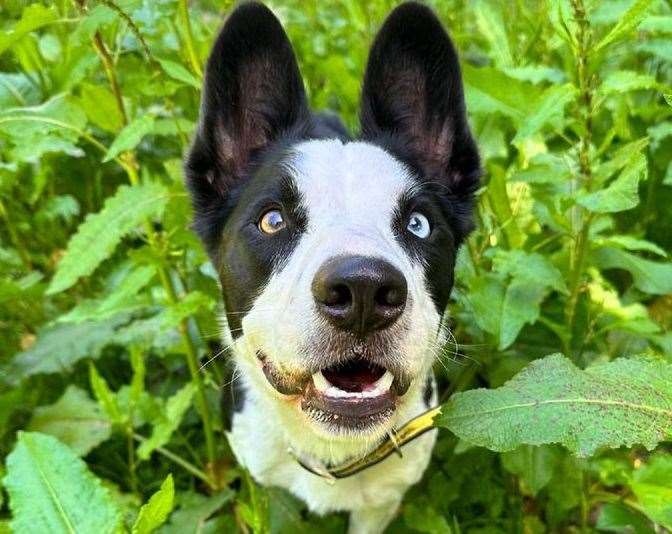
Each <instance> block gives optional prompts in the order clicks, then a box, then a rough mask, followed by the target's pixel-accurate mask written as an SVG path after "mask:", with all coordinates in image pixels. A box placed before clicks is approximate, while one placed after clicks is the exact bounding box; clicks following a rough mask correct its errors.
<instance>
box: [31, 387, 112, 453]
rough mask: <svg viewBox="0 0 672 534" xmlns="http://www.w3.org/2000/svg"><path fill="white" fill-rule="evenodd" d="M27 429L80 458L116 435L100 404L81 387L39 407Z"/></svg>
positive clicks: (67, 390)
mask: <svg viewBox="0 0 672 534" xmlns="http://www.w3.org/2000/svg"><path fill="white" fill-rule="evenodd" d="M26 430H28V431H30V432H41V433H43V434H49V435H51V436H54V437H55V438H58V440H59V441H60V442H61V443H64V444H65V445H67V446H68V447H70V449H72V450H73V451H74V452H75V454H77V455H78V456H86V455H87V454H88V453H89V452H90V451H91V449H93V448H95V447H97V446H98V445H100V444H101V443H102V442H103V441H105V440H106V439H108V438H109V437H110V435H111V433H112V428H111V425H110V421H109V420H108V418H107V417H106V416H105V414H104V413H102V411H101V410H100V406H98V403H96V402H94V401H93V400H91V398H90V397H89V396H88V395H87V393H86V391H84V390H82V389H80V388H78V387H77V386H69V387H68V389H66V390H65V393H63V396H61V398H60V399H58V400H57V401H56V402H55V403H54V404H50V405H49V406H40V407H39V408H36V409H35V411H34V412H33V417H32V418H31V419H30V422H29V423H28V425H27V426H26Z"/></svg>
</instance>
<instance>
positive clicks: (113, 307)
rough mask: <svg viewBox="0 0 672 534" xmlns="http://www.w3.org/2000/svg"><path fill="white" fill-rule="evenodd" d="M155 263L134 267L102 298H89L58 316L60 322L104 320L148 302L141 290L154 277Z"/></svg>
mask: <svg viewBox="0 0 672 534" xmlns="http://www.w3.org/2000/svg"><path fill="white" fill-rule="evenodd" d="M155 274H156V267H155V266H154V265H141V266H138V267H134V268H133V269H132V270H131V272H130V273H129V274H127V275H126V276H125V277H124V278H123V279H122V280H121V282H119V283H118V285H116V286H114V287H112V288H111V290H110V292H109V294H108V295H107V296H106V297H104V298H102V299H96V300H93V299H87V300H83V301H82V302H80V303H79V304H78V305H77V306H76V307H75V308H73V309H72V310H70V311H69V312H68V313H66V314H64V315H61V316H60V317H59V318H58V321H59V322H63V323H67V322H72V323H81V322H82V321H89V320H96V321H103V320H105V319H108V318H110V317H113V316H115V315H117V314H118V313H121V312H128V311H132V310H134V309H137V308H138V307H141V306H143V305H146V304H147V299H146V298H143V297H142V296H141V295H139V293H140V291H141V290H142V289H143V288H144V287H145V286H146V285H147V284H149V282H150V281H151V280H152V278H154V275H155Z"/></svg>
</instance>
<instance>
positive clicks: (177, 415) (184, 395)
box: [138, 383, 196, 460]
mask: <svg viewBox="0 0 672 534" xmlns="http://www.w3.org/2000/svg"><path fill="white" fill-rule="evenodd" d="M195 391H196V390H195V388H194V385H193V384H192V383H189V384H186V385H185V386H184V387H183V388H182V389H180V390H179V391H178V392H177V393H175V394H174V395H173V396H172V397H170V398H169V399H168V401H167V402H166V409H165V411H164V413H163V414H162V415H161V417H160V418H159V420H158V421H155V422H154V428H153V429H152V435H151V436H150V437H149V438H148V439H146V440H145V441H143V442H142V444H141V445H140V447H138V458H140V459H141V460H147V459H148V458H149V456H150V455H151V454H152V451H154V450H155V449H156V448H157V447H161V446H163V445H165V444H166V443H168V440H169V439H170V436H171V435H172V434H173V432H175V430H177V427H178V426H180V422H181V421H182V417H184V414H185V413H186V411H187V410H188V409H189V406H191V401H192V399H193V397H194V393H195Z"/></svg>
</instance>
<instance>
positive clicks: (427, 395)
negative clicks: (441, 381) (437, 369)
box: [422, 373, 434, 408]
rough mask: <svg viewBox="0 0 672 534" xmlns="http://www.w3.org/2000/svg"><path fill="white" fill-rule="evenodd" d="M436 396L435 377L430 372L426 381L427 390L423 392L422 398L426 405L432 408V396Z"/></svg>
mask: <svg viewBox="0 0 672 534" xmlns="http://www.w3.org/2000/svg"><path fill="white" fill-rule="evenodd" d="M433 396H434V377H433V376H432V374H431V373H430V374H429V376H428V377H427V382H425V390H424V391H423V392H422V400H423V402H424V403H425V407H427V408H430V407H431V404H432V397H433Z"/></svg>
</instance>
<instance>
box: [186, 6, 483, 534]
mask: <svg viewBox="0 0 672 534" xmlns="http://www.w3.org/2000/svg"><path fill="white" fill-rule="evenodd" d="M360 119H361V131H360V133H359V134H358V135H357V136H356V137H354V138H351V137H349V136H348V134H347V132H346V130H345V128H344V127H343V126H342V124H341V122H340V121H339V120H338V119H337V118H336V117H333V116H330V115H324V114H313V113H311V111H310V110H309V107H308V104H307V102H306V95H305V92H304V87H303V82H302V78H301V74H300V73H299V68H298V65H297V61H296V58H295V56H294V52H293V50H292V46H291V44H290V42H289V39H288V38H287V35H286V34H285V32H284V31H283V29H282V26H281V25H280V23H279V21H278V20H277V18H276V17H275V16H274V15H273V14H272V13H271V11H270V10H269V9H268V8H266V7H265V6H263V5H261V4H259V3H244V4H242V5H240V6H239V7H238V8H236V9H235V10H234V11H233V12H232V13H231V15H230V16H229V18H228V20H227V21H226V23H225V25H224V27H223V29H222V30H221V33H220V34H219V36H218V37H217V40H216V41H215V44H214V46H213V49H212V52H211V55H210V58H209V60H208V64H207V70H206V74H205V82H204V87H203V95H202V102H201V116H200V124H199V128H198V132H197V134H196V137H195V140H194V143H193V146H192V148H191V152H190V154H189V155H188V158H187V162H186V176H187V182H188V186H189V189H190V191H191V194H192V197H193V204H194V212H195V223H194V227H195V229H196V231H197V232H198V234H199V235H200V237H201V239H202V240H203V242H204V244H205V246H206V248H207V251H208V253H209V256H210V258H211V259H212V263H213V265H214V266H215V269H216V271H217V273H218V275H219V279H220V281H221V287H222V294H223V297H224V306H225V315H226V323H227V325H228V329H229V331H230V333H231V335H232V338H231V341H232V352H233V354H234V360H235V366H236V373H238V374H239V375H240V378H239V380H240V382H241V387H242V391H243V392H244V402H243V403H242V406H238V407H237V409H236V412H235V413H234V415H233V420H232V427H231V432H230V434H229V439H230V442H231V445H232V448H233V450H234V453H235V455H236V456H237V458H238V460H239V461H240V463H241V464H242V465H243V466H245V467H246V468H247V469H248V470H249V471H250V473H251V474H252V476H253V477H254V478H255V479H256V480H257V481H258V482H259V483H261V484H265V485H272V486H280V487H283V488H286V489H288V490H289V491H290V492H291V493H293V494H294V495H296V496H298V497H299V498H301V499H303V500H304V501H305V502H306V503H307V504H308V506H309V508H310V509H311V510H313V511H315V512H317V513H326V512H330V511H347V512H350V531H351V532H358V533H373V532H381V531H383V530H384V529H385V527H386V526H387V525H388V523H389V522H390V521H391V520H392V518H393V517H394V515H395V513H396V511H397V509H398V506H399V503H400V502H401V499H402V497H403V495H404V492H405V491H406V490H407V489H408V487H409V486H411V485H412V484H414V483H415V482H417V481H418V480H419V479H420V477H421V476H422V474H423V471H424V470H425V468H426V467H427V464H428V462H429V460H430V456H431V451H432V447H433V445H434V441H435V439H436V431H431V432H428V433H425V434H424V435H423V436H421V437H420V438H418V439H416V440H415V441H413V442H412V443H410V444H408V445H407V446H406V447H405V449H404V455H403V458H401V457H397V456H391V457H388V458H387V459H385V460H384V461H382V462H381V463H378V464H377V465H374V466H372V467H371V468H369V469H366V470H364V471H362V472H360V473H358V474H356V475H353V476H352V477H349V478H345V479H339V480H337V481H336V482H335V483H334V484H332V485H329V484H327V483H326V482H325V480H324V479H322V478H320V477H318V476H316V475H314V474H312V473H310V472H309V471H307V470H305V469H304V468H303V467H301V465H299V463H297V461H296V459H295V457H294V456H293V455H292V452H291V451H293V454H294V455H297V456H298V457H301V458H310V459H313V460H314V461H316V462H319V463H322V464H326V465H334V464H337V463H340V462H343V461H346V460H349V459H353V458H357V457H361V456H362V455H365V454H366V453H368V452H369V451H371V450H372V449H373V448H374V447H375V446H376V445H377V444H378V443H380V441H381V440H382V439H384V438H385V437H386V436H387V435H388V434H389V433H390V432H392V431H393V430H394V429H395V427H398V426H400V425H402V424H403V423H404V422H406V421H407V420H408V419H410V418H412V417H414V416H416V415H419V414H420V413H422V412H423V411H425V410H426V409H427V407H428V406H429V405H430V404H432V403H435V402H436V391H435V385H434V378H433V375H432V364H433V362H434V360H435V357H436V356H437V354H438V352H439V350H440V349H441V346H442V344H443V343H444V341H445V337H446V331H445V327H443V326H442V321H441V318H442V315H443V313H444V310H445V308H446V304H447V301H448V297H449V294H450V291H451V288H452V285H453V270H454V265H455V257H456V253H457V250H458V247H459V246H460V244H461V243H462V242H463V240H464V238H465V236H466V235H467V233H468V232H469V231H470V229H471V225H472V223H471V211H472V200H473V194H474V192H475V190H476V189H477V187H478V182H479V175H480V163H479V156H478V152H477V149H476V145H475V143H474V140H473V138H472V136H471V133H470V130H469V126H468V124H467V120H466V116H465V104H464V95H463V88H462V80H461V75H460V68H459V63H458V58H457V54H456V52H455V48H454V47H453V45H452V43H451V41H450V39H449V37H448V35H447V34H446V32H445V30H444V29H443V27H442V26H441V23H440V22H439V20H438V19H437V17H436V16H435V15H434V13H433V12H432V11H431V10H430V9H429V8H427V7H425V6H423V5H421V4H418V3H406V4H402V5H401V6H399V7H397V8H396V9H395V10H394V11H393V12H392V13H391V14H390V15H389V17H388V18H387V20H386V21H385V23H384V24H383V26H382V28H381V29H380V32H379V33H378V35H377V37H376V39H375V41H374V43H373V46H372V48H371V52H370V55H369V60H368V66H367V68H366V73H365V75H364V83H363V87H362V95H361V112H360Z"/></svg>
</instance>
